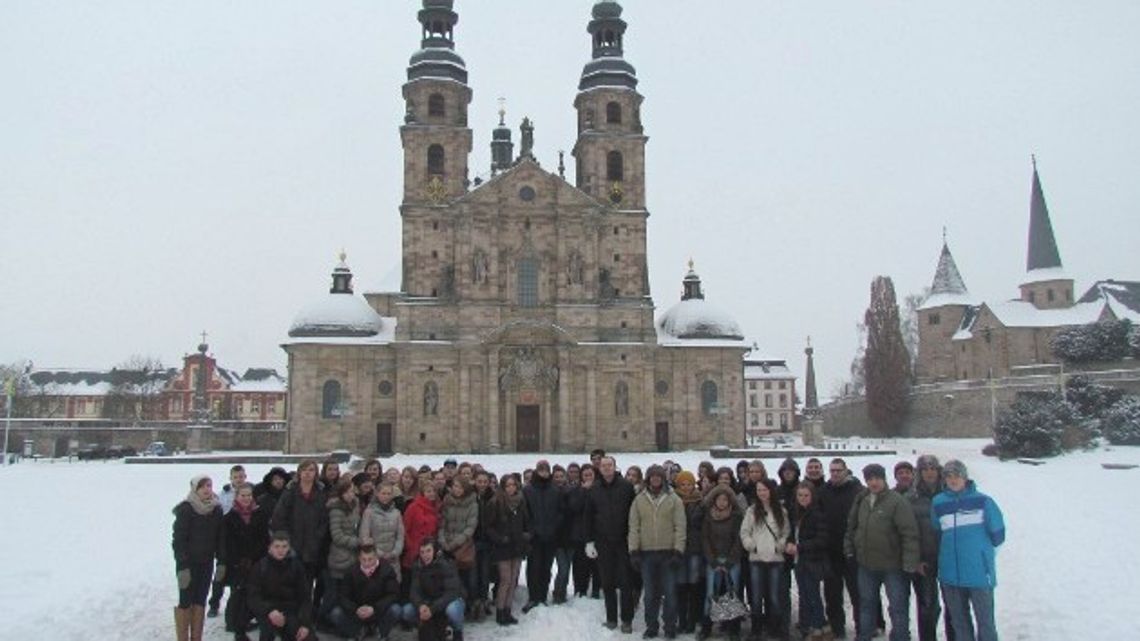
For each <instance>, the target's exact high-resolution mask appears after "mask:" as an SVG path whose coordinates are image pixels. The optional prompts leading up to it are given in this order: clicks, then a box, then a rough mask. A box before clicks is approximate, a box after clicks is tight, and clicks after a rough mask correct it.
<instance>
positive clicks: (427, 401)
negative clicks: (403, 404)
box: [424, 381, 439, 416]
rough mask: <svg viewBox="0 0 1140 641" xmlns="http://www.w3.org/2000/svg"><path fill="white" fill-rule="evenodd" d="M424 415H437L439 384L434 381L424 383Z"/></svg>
mask: <svg viewBox="0 0 1140 641" xmlns="http://www.w3.org/2000/svg"><path fill="white" fill-rule="evenodd" d="M424 416H439V386H438V385H436V384H435V381H428V382H427V383H424Z"/></svg>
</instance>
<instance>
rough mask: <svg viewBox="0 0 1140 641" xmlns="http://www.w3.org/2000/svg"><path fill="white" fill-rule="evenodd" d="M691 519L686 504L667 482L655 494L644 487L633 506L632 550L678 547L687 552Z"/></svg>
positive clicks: (630, 528) (630, 521) (646, 550)
mask: <svg viewBox="0 0 1140 641" xmlns="http://www.w3.org/2000/svg"><path fill="white" fill-rule="evenodd" d="M687 535H688V523H686V522H685V505H684V503H682V502H681V499H680V497H678V496H677V495H676V494H674V493H673V489H672V488H670V487H669V486H668V485H667V484H666V485H663V486H662V488H661V492H660V493H658V494H657V495H654V494H653V493H652V492H650V491H649V490H648V489H644V490H642V491H641V492H640V493H638V495H637V496H636V497H635V498H634V499H633V505H631V506H630V509H629V551H630V553H631V554H632V553H634V552H659V551H662V550H675V551H676V552H677V553H678V554H684V553H685V541H686V536H687Z"/></svg>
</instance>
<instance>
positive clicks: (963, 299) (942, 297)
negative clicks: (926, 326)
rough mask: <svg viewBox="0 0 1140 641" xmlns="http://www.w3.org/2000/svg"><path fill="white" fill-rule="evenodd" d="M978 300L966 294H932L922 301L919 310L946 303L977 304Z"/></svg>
mask: <svg viewBox="0 0 1140 641" xmlns="http://www.w3.org/2000/svg"><path fill="white" fill-rule="evenodd" d="M977 304H978V301H976V300H974V297H973V296H970V295H969V294H968V293H966V294H951V293H947V294H931V295H930V296H927V297H926V300H924V301H922V305H920V306H919V308H918V309H919V310H924V309H934V308H935V307H943V306H946V305H977Z"/></svg>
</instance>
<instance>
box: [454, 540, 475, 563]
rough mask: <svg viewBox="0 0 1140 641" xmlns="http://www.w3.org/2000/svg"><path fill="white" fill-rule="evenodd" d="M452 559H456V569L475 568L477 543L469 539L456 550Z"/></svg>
mask: <svg viewBox="0 0 1140 641" xmlns="http://www.w3.org/2000/svg"><path fill="white" fill-rule="evenodd" d="M452 557H453V558H454V559H455V567H457V568H459V569H460V570H470V569H471V568H473V567H475V542H474V541H472V540H471V539H467V541H465V542H464V543H463V545H461V546H459V547H457V548H455V552H454V553H452Z"/></svg>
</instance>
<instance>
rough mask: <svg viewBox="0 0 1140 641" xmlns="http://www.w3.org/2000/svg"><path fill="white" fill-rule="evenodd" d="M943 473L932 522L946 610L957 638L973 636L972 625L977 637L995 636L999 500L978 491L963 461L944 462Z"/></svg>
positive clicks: (1001, 534) (1001, 527) (1001, 531)
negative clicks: (936, 533)
mask: <svg viewBox="0 0 1140 641" xmlns="http://www.w3.org/2000/svg"><path fill="white" fill-rule="evenodd" d="M942 477H943V480H944V481H945V483H946V489H945V490H943V491H942V492H941V493H939V494H938V495H937V496H935V497H934V500H933V501H932V503H931V512H930V522H931V525H933V526H934V527H935V528H937V529H938V531H939V532H940V533H941V543H940V547H939V551H938V552H939V553H938V560H939V566H938V571H939V575H938V580H939V582H940V583H941V586H942V596H943V598H944V599H945V602H946V614H947V617H948V618H949V619H950V625H951V626H952V627H953V629H954V638H955V639H972V638H974V636H973V634H972V631H973V630H974V629H976V630H977V639H978V641H996V640H997V623H996V622H995V620H994V588H996V587H997V548H998V547H999V546H1000V545H1001V544H1002V543H1004V542H1005V519H1004V517H1003V516H1002V513H1001V508H999V507H998V505H997V502H995V501H994V500H993V499H992V498H990V497H989V496H987V495H985V494H983V493H981V492H979V491H978V488H977V486H976V485H975V483H974V481H972V480H970V476H969V473H968V472H967V470H966V465H965V464H964V463H962V462H961V461H958V460H954V459H951V460H949V461H946V464H945V465H944V466H942ZM971 611H973V613H974V621H973V623H971V621H970V612H971Z"/></svg>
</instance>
